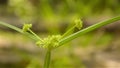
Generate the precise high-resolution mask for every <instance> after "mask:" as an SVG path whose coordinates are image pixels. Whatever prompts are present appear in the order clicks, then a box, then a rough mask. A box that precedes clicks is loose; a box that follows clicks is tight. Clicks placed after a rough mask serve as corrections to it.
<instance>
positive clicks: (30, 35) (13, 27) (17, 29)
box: [0, 22, 39, 41]
mask: <svg viewBox="0 0 120 68" xmlns="http://www.w3.org/2000/svg"><path fill="white" fill-rule="evenodd" d="M0 25H3V26H5V27H8V28H11V29H13V30H15V31H17V32H19V33H22V34H24V35H26V36H28V37H30V38H32V39H33V40H35V41H38V40H39V39H38V38H37V37H34V36H33V35H32V34H30V33H29V32H23V30H22V29H20V28H18V27H15V26H13V25H10V24H8V23H4V22H0Z"/></svg>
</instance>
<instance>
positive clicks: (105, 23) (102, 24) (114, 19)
mask: <svg viewBox="0 0 120 68" xmlns="http://www.w3.org/2000/svg"><path fill="white" fill-rule="evenodd" d="M118 20H120V16H118V17H115V18H111V19H108V20H106V21H103V22H99V23H96V24H94V25H92V26H89V27H87V28H85V29H82V30H80V31H78V32H76V33H73V34H71V35H69V36H67V37H65V38H63V39H61V40H60V41H59V45H60V46H61V45H63V44H65V43H67V42H69V41H71V40H73V39H75V38H77V37H79V36H81V35H84V34H86V33H88V32H90V31H92V30H95V29H97V28H99V27H102V26H104V25H107V24H110V23H113V22H116V21H118Z"/></svg>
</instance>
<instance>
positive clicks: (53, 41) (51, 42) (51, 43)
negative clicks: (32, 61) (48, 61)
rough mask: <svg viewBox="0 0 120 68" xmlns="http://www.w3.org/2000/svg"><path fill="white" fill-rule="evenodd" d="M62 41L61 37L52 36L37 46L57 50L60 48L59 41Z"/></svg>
mask: <svg viewBox="0 0 120 68" xmlns="http://www.w3.org/2000/svg"><path fill="white" fill-rule="evenodd" d="M60 39H61V35H52V36H48V37H47V38H44V39H43V40H42V41H38V42H36V44H37V45H38V46H40V47H43V48H55V47H57V46H59V40H60Z"/></svg>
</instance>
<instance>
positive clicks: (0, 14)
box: [0, 0, 120, 68]
mask: <svg viewBox="0 0 120 68" xmlns="http://www.w3.org/2000/svg"><path fill="white" fill-rule="evenodd" d="M119 14H120V0H0V21H3V22H7V23H9V24H12V25H15V26H17V27H19V28H22V26H23V24H24V23H32V24H33V27H32V30H33V31H34V32H35V33H37V34H38V35H39V36H40V37H43V38H44V37H46V36H48V35H52V34H63V33H64V32H65V31H66V29H67V27H68V26H69V24H70V23H72V22H73V20H74V19H75V18H76V17H80V18H81V19H82V21H83V22H84V23H83V28H86V27H88V26H90V25H92V24H95V23H97V22H100V21H103V20H106V19H109V18H112V17H115V16H118V15H119ZM119 25H120V22H119V21H118V22H116V23H113V24H110V25H107V26H104V27H102V28H99V29H96V30H94V31H92V32H89V33H87V34H85V35H83V36H81V37H79V38H77V39H75V40H73V41H71V42H70V43H67V44H65V45H64V46H62V47H60V48H58V49H55V50H53V51H52V60H51V64H50V68H120V27H119ZM76 31H78V30H77V29H76ZM44 57H45V49H42V48H38V47H37V46H36V45H35V43H34V42H32V40H31V39H29V38H27V37H25V36H23V35H21V34H20V33H18V32H16V31H14V30H11V29H9V28H6V27H3V26H0V68H43V61H44Z"/></svg>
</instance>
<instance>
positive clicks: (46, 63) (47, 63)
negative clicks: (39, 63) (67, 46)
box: [44, 49, 51, 68]
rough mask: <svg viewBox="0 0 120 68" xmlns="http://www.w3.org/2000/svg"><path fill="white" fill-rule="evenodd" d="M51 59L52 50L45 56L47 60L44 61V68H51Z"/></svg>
mask: <svg viewBox="0 0 120 68" xmlns="http://www.w3.org/2000/svg"><path fill="white" fill-rule="evenodd" d="M50 58H51V50H50V49H48V50H47V53H46V56H45V60H44V68H49V65H50Z"/></svg>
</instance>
